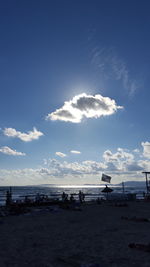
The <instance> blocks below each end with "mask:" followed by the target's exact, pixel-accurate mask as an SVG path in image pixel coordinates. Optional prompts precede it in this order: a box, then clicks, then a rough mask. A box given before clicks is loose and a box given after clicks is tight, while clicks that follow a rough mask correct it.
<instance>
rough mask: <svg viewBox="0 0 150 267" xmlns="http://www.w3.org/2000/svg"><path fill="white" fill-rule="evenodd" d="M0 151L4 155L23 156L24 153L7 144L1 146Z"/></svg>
mask: <svg viewBox="0 0 150 267" xmlns="http://www.w3.org/2000/svg"><path fill="white" fill-rule="evenodd" d="M0 152H1V153H3V154H6V155H10V156H25V155H26V154H25V153H22V152H18V151H16V150H14V149H12V148H10V147H8V146H3V147H1V148H0Z"/></svg>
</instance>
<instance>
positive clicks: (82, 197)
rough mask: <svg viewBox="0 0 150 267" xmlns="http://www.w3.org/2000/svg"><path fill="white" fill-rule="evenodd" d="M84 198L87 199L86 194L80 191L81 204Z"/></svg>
mask: <svg viewBox="0 0 150 267" xmlns="http://www.w3.org/2000/svg"><path fill="white" fill-rule="evenodd" d="M84 198H85V195H84V193H83V192H82V191H81V190H80V191H79V201H80V203H83V201H84Z"/></svg>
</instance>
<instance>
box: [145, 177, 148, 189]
mask: <svg viewBox="0 0 150 267" xmlns="http://www.w3.org/2000/svg"><path fill="white" fill-rule="evenodd" d="M145 176H146V191H147V194H148V179H147V172H146V173H145Z"/></svg>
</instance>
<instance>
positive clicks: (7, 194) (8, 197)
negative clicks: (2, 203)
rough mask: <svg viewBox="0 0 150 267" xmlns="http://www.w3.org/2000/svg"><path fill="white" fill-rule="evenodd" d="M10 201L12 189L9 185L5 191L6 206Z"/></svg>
mask: <svg viewBox="0 0 150 267" xmlns="http://www.w3.org/2000/svg"><path fill="white" fill-rule="evenodd" d="M11 203H12V191H11V187H10V189H9V190H7V191H6V206H10V205H11Z"/></svg>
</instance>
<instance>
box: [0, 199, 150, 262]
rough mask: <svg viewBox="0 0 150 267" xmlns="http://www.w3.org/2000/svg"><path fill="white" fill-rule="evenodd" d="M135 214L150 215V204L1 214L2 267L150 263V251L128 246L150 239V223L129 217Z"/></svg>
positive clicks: (0, 249) (148, 216)
mask: <svg viewBox="0 0 150 267" xmlns="http://www.w3.org/2000/svg"><path fill="white" fill-rule="evenodd" d="M122 216H123V217H125V218H126V219H122ZM133 216H136V218H150V203H148V202H129V203H128V206H127V207H116V206H115V205H114V204H113V203H103V204H101V205H97V204H92V203H91V204H85V205H83V206H82V210H81V211H74V210H64V209H60V208H57V207H56V208H55V209H54V210H52V211H44V210H43V211H40V210H39V209H37V208H36V209H35V210H34V211H32V212H29V213H27V214H25V215H24V214H23V215H19V216H16V215H15V216H7V217H1V218H0V267H3V266H8V267H14V266H17V267H18V266H19V267H24V266H30V267H71V266H73V267H81V266H87V267H89V266H90V264H92V263H93V264H97V266H101V267H107V266H113V267H115V266H118V267H121V266H124V267H125V266H126V267H127V266H136V267H146V266H147V267H149V266H150V252H145V251H143V250H139V249H136V248H130V247H129V246H128V245H129V244H130V243H142V244H148V243H149V242H150V222H149V221H148V222H146V221H142V220H141V221H134V220H127V218H129V219H131V218H132V217H133ZM91 266H92V265H91ZM93 266H94V265H93Z"/></svg>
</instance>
